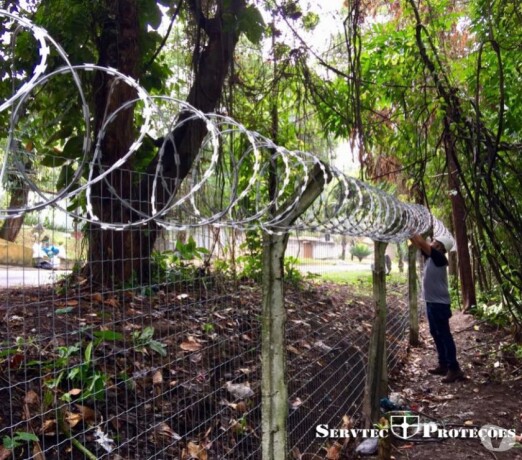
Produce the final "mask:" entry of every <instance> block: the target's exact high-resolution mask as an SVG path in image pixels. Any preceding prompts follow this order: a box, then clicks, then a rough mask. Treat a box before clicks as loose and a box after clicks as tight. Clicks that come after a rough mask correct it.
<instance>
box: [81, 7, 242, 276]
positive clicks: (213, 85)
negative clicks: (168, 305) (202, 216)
mask: <svg viewBox="0 0 522 460" xmlns="http://www.w3.org/2000/svg"><path fill="white" fill-rule="evenodd" d="M189 4H190V7H191V9H192V12H193V14H194V16H195V17H196V20H197V22H198V23H199V25H200V26H201V27H202V28H203V29H204V31H205V32H206V33H207V36H208V42H207V45H206V47H205V49H204V50H203V52H202V53H201V54H200V55H199V60H198V63H197V67H196V73H195V79H194V83H193V86H192V88H191V90H190V93H189V96H188V102H189V103H190V104H191V105H193V106H194V107H196V108H197V109H199V110H201V111H202V112H212V111H214V110H215V108H216V106H217V104H218V102H219V100H220V98H221V94H222V89H223V86H224V83H225V77H226V74H227V70H228V68H229V65H230V62H231V60H232V57H233V54H234V50H235V46H236V44H237V41H238V37H239V33H238V32H237V29H236V28H233V27H230V26H229V27H226V25H224V23H225V20H224V19H223V18H225V17H227V15H228V16H229V17H236V15H237V14H238V12H239V11H241V9H242V8H244V5H245V2H244V0H232V1H231V2H228V3H227V10H226V11H224V10H223V9H222V8H221V7H219V8H218V9H217V11H216V16H215V17H214V18H211V19H208V18H205V17H203V15H202V12H201V11H200V9H199V8H198V5H199V3H198V2H189ZM106 8H107V9H108V11H109V14H108V15H107V17H108V20H107V22H106V23H105V24H104V27H103V31H102V34H101V38H100V64H101V65H104V66H109V67H114V68H116V69H118V70H120V71H121V72H122V73H124V74H127V75H130V76H132V77H136V72H137V68H138V64H139V62H138V59H139V56H140V53H139V40H138V39H139V24H138V14H139V12H138V2H137V1H136V0H118V1H112V0H106ZM96 89H97V96H96V101H95V106H96V108H95V117H96V127H97V130H99V129H100V128H101V126H102V123H103V121H104V116H105V114H106V113H109V114H110V113H112V112H113V111H114V110H116V109H117V108H118V107H120V106H121V105H122V104H123V103H125V102H126V101H129V100H131V99H133V98H135V94H134V91H133V90H132V89H131V88H129V87H128V86H127V85H125V84H119V85H116V86H114V85H113V78H112V77H110V76H107V75H106V74H102V73H99V74H98V76H97V81H96ZM188 116H189V114H188V113H182V114H180V117H179V120H180V121H182V120H184V119H186V118H187V117H188ZM133 121H134V120H133V110H132V109H127V110H126V111H123V112H121V113H120V114H119V115H118V117H116V119H115V120H114V121H113V122H112V123H111V125H110V126H109V127H108V129H106V132H105V136H104V138H103V141H102V149H103V164H104V165H105V166H106V167H107V166H110V165H112V164H114V162H115V161H116V160H117V159H119V158H121V157H122V156H123V155H124V154H125V152H127V150H128V148H129V146H130V145H131V143H132V142H133V141H134V137H135V136H134V134H135V133H134V129H133ZM206 134H207V129H206V126H205V124H204V123H203V122H201V121H189V122H186V123H184V124H183V126H182V127H181V128H178V129H175V130H174V132H173V133H172V141H171V142H167V144H166V145H165V149H164V156H163V170H162V172H163V177H165V178H166V183H167V184H169V179H170V184H171V185H170V187H169V189H168V190H163V191H162V193H161V194H158V196H157V200H156V202H157V207H158V208H159V209H161V208H162V207H163V206H164V205H165V203H167V201H168V200H169V199H170V198H171V197H172V196H173V195H174V194H175V193H176V191H177V190H176V184H178V183H179V181H181V180H182V179H183V178H184V177H186V176H187V174H188V173H189V171H190V167H191V165H192V163H193V162H194V159H195V158H196V156H197V154H198V152H199V149H200V147H201V143H202V141H203V139H204V138H205V136H206ZM175 151H176V152H177V153H178V155H179V160H180V161H179V164H178V163H177V162H176V161H175V155H174V152H175ZM156 165H157V158H156V159H155V160H154V161H153V162H151V164H150V166H149V168H148V171H147V172H148V173H149V174H148V175H147V174H146V175H145V177H143V176H142V178H137V177H135V176H134V177H133V175H132V173H131V170H132V164H129V165H125V167H126V168H128V169H127V170H124V169H123V168H122V169H121V170H118V171H117V172H115V173H113V174H111V175H110V176H109V177H108V178H107V180H106V181H101V182H100V183H99V184H97V186H96V187H94V188H93V196H94V197H93V210H94V212H95V214H96V215H97V216H98V217H99V218H100V220H101V221H102V222H122V223H126V222H132V221H135V220H137V219H139V217H138V216H136V215H134V214H133V213H132V212H131V211H130V210H129V209H128V208H127V207H126V206H124V205H123V204H122V202H121V200H120V199H119V198H118V197H116V196H114V195H113V194H112V193H111V192H110V190H109V187H108V184H110V185H111V186H112V187H113V188H114V189H115V190H116V191H117V192H118V194H119V195H120V197H121V198H123V199H124V200H128V201H129V203H130V204H131V205H132V207H133V208H134V209H138V210H139V211H141V212H144V213H145V214H147V215H150V213H151V204H150V196H151V190H152V180H151V179H150V174H152V173H153V172H154V171H155V168H156ZM159 231H160V229H159V227H158V226H157V225H156V224H155V223H154V222H151V223H149V224H147V225H146V226H139V227H134V228H132V229H129V230H125V231H114V230H111V229H102V228H101V227H100V226H98V225H91V226H90V232H89V256H88V265H87V267H86V270H85V271H86V274H87V275H88V276H90V277H91V279H92V280H93V281H94V282H99V283H101V284H111V283H121V282H122V281H126V280H129V279H130V278H131V277H134V278H135V279H136V280H137V281H138V282H139V283H145V282H148V281H149V265H150V254H151V252H152V249H153V247H154V242H155V241H156V238H157V237H158V235H159Z"/></svg>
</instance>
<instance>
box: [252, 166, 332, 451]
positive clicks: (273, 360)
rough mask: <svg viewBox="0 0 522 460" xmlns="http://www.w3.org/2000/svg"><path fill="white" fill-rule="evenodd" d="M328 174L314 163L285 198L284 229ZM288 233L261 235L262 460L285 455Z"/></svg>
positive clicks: (317, 192)
mask: <svg viewBox="0 0 522 460" xmlns="http://www.w3.org/2000/svg"><path fill="white" fill-rule="evenodd" d="M330 179H331V177H330V176H329V173H327V176H326V177H325V174H324V172H323V170H322V169H321V168H320V167H319V166H318V165H316V166H315V167H314V169H313V170H312V172H311V174H310V178H309V180H308V183H307V184H306V187H305V191H304V193H303V194H301V196H300V197H299V198H300V199H299V202H298V203H297V205H296V206H293V203H294V202H295V200H296V198H297V195H296V194H297V193H299V190H301V187H296V190H298V191H297V192H296V194H294V195H293V196H291V197H289V199H288V200H287V201H286V203H284V204H283V205H282V206H281V208H280V209H278V210H277V214H276V215H275V216H274V217H277V216H284V218H282V220H281V221H279V225H280V226H281V228H286V227H289V226H290V225H292V223H293V222H294V221H295V220H296V219H297V218H298V217H299V216H300V215H301V214H303V213H304V212H305V211H306V210H307V209H308V207H309V206H310V205H311V204H312V203H313V202H314V201H315V199H316V198H317V197H318V196H319V195H320V194H321V192H322V190H323V189H324V186H325V183H326V182H327V181H329V180H330ZM288 236H289V234H288V233H285V234H284V235H275V234H270V233H267V232H265V233H264V234H263V305H262V319H261V323H262V331H261V336H262V338H261V363H262V373H261V374H262V381H261V413H262V419H261V426H262V439H261V445H262V458H263V460H279V459H282V458H286V457H287V446H286V435H287V433H286V418H287V416H288V390H287V387H286V378H285V376H286V372H285V370H286V353H285V350H286V348H285V323H286V310H285V305H284V284H283V260H284V255H285V250H286V245H287V243H288Z"/></svg>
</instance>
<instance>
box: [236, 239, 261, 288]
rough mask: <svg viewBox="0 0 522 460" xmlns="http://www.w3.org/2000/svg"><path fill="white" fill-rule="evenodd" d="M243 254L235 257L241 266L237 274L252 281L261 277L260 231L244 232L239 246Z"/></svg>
mask: <svg viewBox="0 0 522 460" xmlns="http://www.w3.org/2000/svg"><path fill="white" fill-rule="evenodd" d="M239 248H240V250H241V251H244V254H243V255H241V256H239V257H238V258H237V261H238V263H239V264H240V266H241V268H240V271H239V276H240V277H241V278H247V279H251V280H254V281H261V279H262V277H263V242H262V238H261V234H260V232H257V231H248V232H246V238H245V242H244V243H242V244H241V245H240V246H239Z"/></svg>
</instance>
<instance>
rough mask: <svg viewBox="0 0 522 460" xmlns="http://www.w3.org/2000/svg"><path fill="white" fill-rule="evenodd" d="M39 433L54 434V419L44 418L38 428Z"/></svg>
mask: <svg viewBox="0 0 522 460" xmlns="http://www.w3.org/2000/svg"><path fill="white" fill-rule="evenodd" d="M40 433H41V434H43V435H47V436H53V435H55V434H56V420H55V419H48V420H45V421H44V422H43V424H42V428H41V429H40Z"/></svg>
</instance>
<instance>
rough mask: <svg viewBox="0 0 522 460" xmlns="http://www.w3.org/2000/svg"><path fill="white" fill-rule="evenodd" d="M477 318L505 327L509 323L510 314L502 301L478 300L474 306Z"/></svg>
mask: <svg viewBox="0 0 522 460" xmlns="http://www.w3.org/2000/svg"><path fill="white" fill-rule="evenodd" d="M474 313H475V315H476V316H477V317H478V318H481V319H484V320H486V321H487V322H488V323H490V324H494V325H496V326H502V327H506V326H507V325H509V324H510V319H511V314H510V312H509V311H508V309H507V308H506V307H505V306H504V305H503V304H502V302H500V301H499V302H491V301H490V302H489V303H485V302H480V303H478V304H477V306H476V307H475V308H474Z"/></svg>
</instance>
